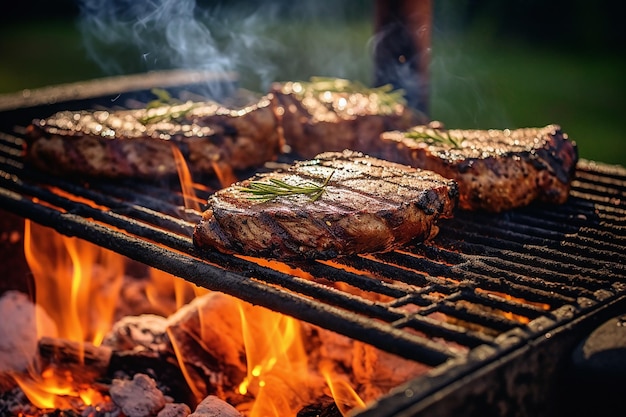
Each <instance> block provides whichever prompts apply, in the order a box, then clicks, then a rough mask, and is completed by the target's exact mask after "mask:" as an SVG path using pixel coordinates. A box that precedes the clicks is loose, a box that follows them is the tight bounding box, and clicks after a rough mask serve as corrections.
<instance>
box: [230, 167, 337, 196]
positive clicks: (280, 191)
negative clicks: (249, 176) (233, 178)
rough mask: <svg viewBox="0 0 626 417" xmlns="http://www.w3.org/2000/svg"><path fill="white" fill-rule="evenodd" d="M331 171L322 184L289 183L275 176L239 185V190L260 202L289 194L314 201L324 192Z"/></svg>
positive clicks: (331, 174)
mask: <svg viewBox="0 0 626 417" xmlns="http://www.w3.org/2000/svg"><path fill="white" fill-rule="evenodd" d="M334 172H335V171H333V172H331V173H330V175H329V176H328V178H326V179H325V180H324V182H323V183H322V185H318V184H315V183H312V182H305V183H303V184H299V185H291V184H288V183H286V182H285V181H283V180H279V179H276V178H270V180H269V182H262V181H251V182H249V183H248V185H247V187H241V188H240V191H242V192H244V193H249V194H251V196H250V197H249V199H250V200H259V201H261V202H267V201H271V200H273V199H274V198H276V197H279V196H289V195H298V194H303V195H307V196H309V198H310V199H311V201H316V200H317V199H319V198H320V197H321V196H322V194H323V193H324V189H325V187H326V185H327V184H328V181H330V178H331V177H332V176H333V173H334Z"/></svg>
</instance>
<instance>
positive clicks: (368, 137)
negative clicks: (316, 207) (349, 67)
mask: <svg viewBox="0 0 626 417" xmlns="http://www.w3.org/2000/svg"><path fill="white" fill-rule="evenodd" d="M271 91H272V97H273V101H274V109H275V111H276V114H277V117H278V118H279V121H280V122H279V123H280V128H281V133H282V135H283V137H284V142H285V143H286V144H287V145H289V146H290V147H291V149H292V150H293V151H294V152H295V153H296V154H297V155H298V156H299V157H301V158H306V159H309V158H313V157H314V156H315V155H317V154H319V153H322V152H341V151H343V150H344V149H356V150H360V151H362V152H366V153H368V154H371V153H372V151H374V150H376V149H377V145H378V142H379V135H380V134H381V133H382V132H385V131H388V130H405V129H408V128H409V127H411V126H414V125H416V124H420V123H426V122H427V118H426V117H425V116H424V115H422V114H420V113H418V112H415V111H414V110H412V109H410V108H409V107H407V106H405V105H404V104H402V103H399V102H396V103H389V102H381V101H380V99H379V97H378V96H377V95H375V94H365V93H358V92H355V93H348V92H334V91H322V92H320V91H311V90H308V89H307V88H306V83H300V82H285V83H275V84H274V85H273V86H272V90H271Z"/></svg>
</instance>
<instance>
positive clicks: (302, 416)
mask: <svg viewBox="0 0 626 417" xmlns="http://www.w3.org/2000/svg"><path fill="white" fill-rule="evenodd" d="M341 415H342V414H341V411H339V408H338V407H337V404H335V401H334V400H333V399H332V398H324V399H322V400H320V401H319V402H318V403H316V404H311V405H307V406H306V407H303V408H302V410H300V411H299V412H298V414H297V415H296V417H341Z"/></svg>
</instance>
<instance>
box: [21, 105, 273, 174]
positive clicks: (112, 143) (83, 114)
mask: <svg viewBox="0 0 626 417" xmlns="http://www.w3.org/2000/svg"><path fill="white" fill-rule="evenodd" d="M276 124H277V120H276V117H275V115H274V112H273V110H272V108H271V101H270V100H269V98H268V97H267V96H266V97H263V98H261V99H260V100H259V101H258V102H256V103H254V104H251V105H248V106H244V107H238V108H227V107H224V106H222V105H218V104H217V103H214V102H187V103H182V104H175V105H162V106H159V107H154V108H149V109H148V108H146V109H137V110H114V111H77V112H72V111H62V112H59V113H56V114H54V115H52V116H50V117H48V118H45V119H39V120H35V121H33V123H32V124H31V125H29V126H28V127H27V138H26V140H27V147H26V158H27V160H28V161H30V162H31V163H32V164H33V165H34V166H36V167H38V168H40V169H42V170H44V171H47V172H51V173H53V174H60V175H72V174H79V175H85V176H90V177H106V178H122V177H130V178H144V179H151V178H155V177H156V178H158V177H166V176H169V175H176V173H177V170H176V160H175V159H174V156H173V150H172V146H175V147H176V148H178V150H180V151H181V153H182V155H183V156H184V157H185V160H186V162H187V165H188V166H189V169H190V171H191V172H192V173H200V174H212V173H214V171H215V169H216V167H217V168H218V169H234V170H241V169H246V168H251V167H257V166H260V165H262V164H263V163H265V162H267V161H270V160H274V159H275V158H276V156H277V155H278V153H279V152H280V151H281V148H282V143H281V139H280V137H279V135H278V132H277V126H276Z"/></svg>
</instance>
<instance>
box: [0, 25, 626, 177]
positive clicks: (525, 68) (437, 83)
mask: <svg viewBox="0 0 626 417" xmlns="http://www.w3.org/2000/svg"><path fill="white" fill-rule="evenodd" d="M264 30H265V31H264V33H263V35H265V36H267V37H271V42H273V43H272V45H271V46H272V47H271V48H268V49H267V51H264V56H263V57H259V58H260V59H259V65H260V64H261V63H265V64H271V65H268V69H267V71H266V72H265V73H264V74H263V76H264V77H265V82H266V83H267V80H268V79H269V80H289V79H306V78H309V77H310V76H312V75H324V76H338V77H345V78H350V79H356V80H360V81H363V82H366V83H369V82H370V80H371V74H372V63H371V56H370V47H369V44H368V41H369V39H370V36H371V34H372V24H371V22H370V21H367V20H360V21H359V20H355V21H351V22H349V23H348V24H345V23H339V22H336V21H328V22H319V21H318V22H316V23H312V22H308V23H305V22H302V21H300V22H297V23H296V22H289V23H285V22H282V23H281V24H277V25H274V26H268V27H266V28H265V29H264ZM0 54H1V56H2V65H1V66H0V93H9V92H16V91H20V90H22V89H25V88H37V87H42V86H46V85H52V84H60V83H66V82H72V81H81V80H86V79H91V78H96V77H100V76H104V75H105V74H103V73H102V70H101V69H100V68H98V66H97V65H96V64H95V63H93V62H91V61H90V60H89V59H88V58H87V54H86V52H85V50H84V49H83V46H82V42H81V40H80V34H79V32H78V30H77V28H76V26H75V24H74V23H73V22H71V21H45V22H31V23H28V22H27V23H19V24H16V25H14V26H4V27H3V28H1V29H0ZM112 59H120V57H115V56H112ZM133 59H135V60H136V59H137V58H136V57H135V58H133ZM253 69H254V63H253V64H252V65H251V66H249V67H248V68H245V69H243V70H242V71H241V79H242V85H243V86H244V87H246V88H252V89H255V88H256V89H262V88H261V87H259V85H261V84H262V81H261V79H260V76H259V75H258V74H257V73H255V71H253ZM624 74H626V63H625V62H624V61H623V60H621V59H620V57H618V56H611V55H607V54H600V53H597V54H594V53H593V52H590V51H584V50H582V51H578V52H577V53H576V54H574V53H571V52H563V51H561V50H558V49H557V48H553V49H546V48H542V47H540V46H532V47H531V46H529V45H525V44H520V43H515V42H511V41H510V40H498V39H497V38H485V37H481V36H479V35H477V34H473V33H466V34H463V35H457V36H456V37H452V36H447V37H445V36H442V34H439V33H438V34H436V37H435V40H434V42H433V53H432V65H431V117H432V118H434V119H437V120H440V121H442V122H444V123H445V125H446V126H448V127H458V128H480V129H487V128H516V127H531V126H542V125H546V124H550V123H556V124H559V125H561V126H562V128H563V130H564V131H565V132H567V133H568V134H569V135H570V137H571V138H572V139H574V140H575V141H576V142H577V144H578V147H579V154H580V156H581V157H582V158H587V159H592V160H597V161H602V162H607V163H612V164H621V165H626V137H625V135H624V134H623V123H622V120H623V115H622V113H623V111H624V110H626V82H625V79H624Z"/></svg>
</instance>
